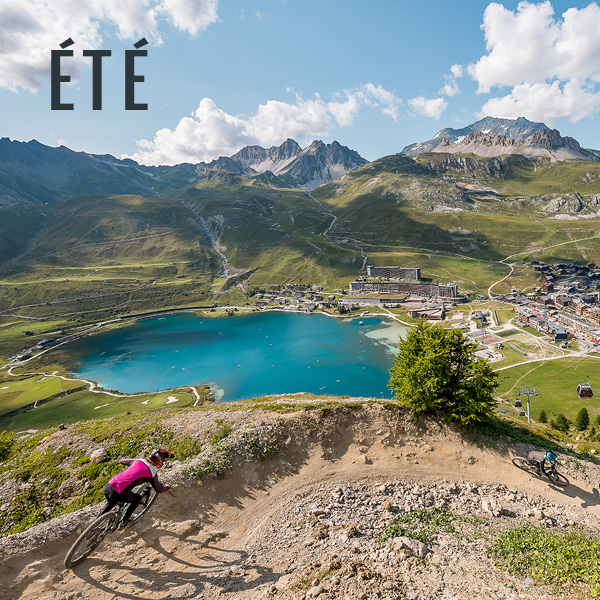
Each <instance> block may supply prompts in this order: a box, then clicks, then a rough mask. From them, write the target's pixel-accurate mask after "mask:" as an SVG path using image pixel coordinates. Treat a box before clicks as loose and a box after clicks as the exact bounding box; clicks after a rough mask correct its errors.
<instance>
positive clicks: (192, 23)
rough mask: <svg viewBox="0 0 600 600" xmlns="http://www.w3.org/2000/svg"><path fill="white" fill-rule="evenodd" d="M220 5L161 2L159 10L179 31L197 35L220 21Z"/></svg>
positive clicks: (193, 0) (204, 0) (196, 0)
mask: <svg viewBox="0 0 600 600" xmlns="http://www.w3.org/2000/svg"><path fill="white" fill-rule="evenodd" d="M128 1H129V0H128ZM218 5H219V0H160V2H159V7H158V9H159V11H160V12H163V13H165V14H167V15H168V16H169V18H170V20H171V21H172V23H173V25H175V27H177V29H179V30H181V31H187V32H188V33H191V34H192V35H196V34H197V33H198V32H199V31H202V30H204V29H206V28H207V27H208V26H209V25H210V24H211V23H214V22H215V21H218V20H219V17H218V16H217V7H218Z"/></svg>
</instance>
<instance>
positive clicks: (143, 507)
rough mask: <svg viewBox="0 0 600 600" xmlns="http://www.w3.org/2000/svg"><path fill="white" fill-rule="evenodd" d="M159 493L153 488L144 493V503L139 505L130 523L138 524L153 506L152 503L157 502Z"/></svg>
mask: <svg viewBox="0 0 600 600" xmlns="http://www.w3.org/2000/svg"><path fill="white" fill-rule="evenodd" d="M156 496H158V493H157V492H156V490H155V489H154V488H153V487H149V488H147V489H146V490H144V492H143V493H142V501H141V502H140V503H139V504H138V505H137V507H136V509H135V510H134V511H133V514H132V515H131V519H130V521H131V522H132V523H137V522H138V521H139V520H140V519H141V518H142V517H143V516H144V515H145V514H146V512H148V509H149V508H150V507H151V506H152V503H153V502H154V501H155V500H156Z"/></svg>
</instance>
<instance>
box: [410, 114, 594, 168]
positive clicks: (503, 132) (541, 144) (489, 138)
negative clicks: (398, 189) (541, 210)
mask: <svg viewBox="0 0 600 600" xmlns="http://www.w3.org/2000/svg"><path fill="white" fill-rule="evenodd" d="M457 133H463V134H464V135H456V134H457ZM404 151H405V153H408V154H413V155H414V154H421V153H424V152H444V153H450V154H475V155H477V156H485V157H492V156H501V155H504V154H521V155H523V156H526V157H528V158H534V157H545V158H549V159H550V160H552V161H557V160H573V159H588V160H598V156H597V155H596V154H594V153H593V152H591V151H588V150H585V149H584V148H582V147H581V146H580V145H579V142H578V141H577V140H575V139H573V138H571V137H563V136H561V134H560V132H559V131H558V130H557V129H550V128H548V127H546V125H544V124H543V123H532V122H531V121H528V120H527V119H524V118H523V117H521V118H519V119H514V120H511V119H495V118H493V117H486V118H485V119H482V120H481V121H477V122H476V123H473V124H472V125H469V126H468V127H465V128H464V129H463V130H452V129H442V130H441V131H440V132H438V133H437V134H436V136H435V137H434V138H433V139H431V140H428V141H426V142H421V143H419V144H412V145H411V146H407V147H406V148H405V149H404Z"/></svg>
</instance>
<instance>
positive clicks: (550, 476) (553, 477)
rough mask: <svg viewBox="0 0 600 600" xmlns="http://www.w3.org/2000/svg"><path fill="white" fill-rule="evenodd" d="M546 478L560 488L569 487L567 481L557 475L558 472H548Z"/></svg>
mask: <svg viewBox="0 0 600 600" xmlns="http://www.w3.org/2000/svg"><path fill="white" fill-rule="evenodd" d="M546 477H547V478H548V479H549V480H550V481H551V482H552V483H553V484H554V485H560V486H561V487H567V486H568V485H569V480H568V479H567V478H566V477H565V476H564V475H562V474H561V473H559V472H558V471H550V472H548V473H546Z"/></svg>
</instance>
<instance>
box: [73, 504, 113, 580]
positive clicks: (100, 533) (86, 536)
mask: <svg viewBox="0 0 600 600" xmlns="http://www.w3.org/2000/svg"><path fill="white" fill-rule="evenodd" d="M116 517H117V515H116V513H114V512H112V511H111V512H107V513H104V514H103V515H100V516H99V517H98V518H97V519H95V520H94V521H92V522H91V523H90V524H89V525H88V526H87V527H86V528H85V529H84V530H83V533H82V534H81V535H80V536H79V537H78V538H77V540H76V541H75V543H74V544H73V545H72V546H71V548H70V549H69V551H68V552H67V556H65V567H66V568H67V569H72V568H73V567H74V566H76V565H78V564H79V563H80V562H83V561H84V560H85V559H86V558H87V557H88V556H89V555H90V554H91V553H92V552H93V551H94V550H95V549H96V548H97V547H98V546H99V545H100V542H101V541H102V540H103V539H104V538H105V537H106V534H107V533H109V532H110V531H111V528H112V526H113V524H114V521H115V519H116Z"/></svg>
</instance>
